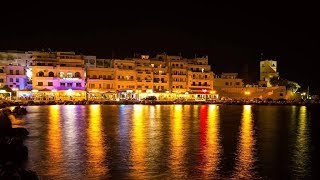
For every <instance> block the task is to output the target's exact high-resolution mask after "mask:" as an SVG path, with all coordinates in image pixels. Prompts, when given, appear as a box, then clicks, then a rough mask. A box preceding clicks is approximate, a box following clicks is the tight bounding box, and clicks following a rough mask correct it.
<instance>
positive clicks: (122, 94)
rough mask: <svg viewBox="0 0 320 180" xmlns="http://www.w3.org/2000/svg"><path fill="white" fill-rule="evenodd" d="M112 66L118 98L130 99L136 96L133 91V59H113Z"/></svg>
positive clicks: (134, 81) (134, 86)
mask: <svg viewBox="0 0 320 180" xmlns="http://www.w3.org/2000/svg"><path fill="white" fill-rule="evenodd" d="M112 63H113V67H114V68H115V71H116V88H117V90H118V93H119V94H118V95H119V98H121V99H122V98H125V99H131V98H136V97H135V95H134V91H135V89H136V87H137V82H136V79H137V73H136V70H135V68H136V63H135V61H134V60H131V59H126V60H119V59H116V60H113V61H112Z"/></svg>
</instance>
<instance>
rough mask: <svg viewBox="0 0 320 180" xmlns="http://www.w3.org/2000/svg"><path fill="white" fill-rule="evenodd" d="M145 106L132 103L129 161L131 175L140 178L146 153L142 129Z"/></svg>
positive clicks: (144, 166)
mask: <svg viewBox="0 0 320 180" xmlns="http://www.w3.org/2000/svg"><path fill="white" fill-rule="evenodd" d="M145 107H146V106H143V105H134V106H133V130H132V134H131V138H132V143H131V150H132V152H131V161H132V166H133V174H132V175H133V177H134V179H140V178H142V177H143V173H142V172H145V169H146V164H145V153H146V142H145V131H144V126H143V123H146V122H144V121H143V120H144V118H143V116H144V114H143V110H144V108H145Z"/></svg>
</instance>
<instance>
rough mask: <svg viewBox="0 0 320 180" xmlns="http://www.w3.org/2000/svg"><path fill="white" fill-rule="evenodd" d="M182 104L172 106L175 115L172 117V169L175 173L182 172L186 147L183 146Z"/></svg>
mask: <svg viewBox="0 0 320 180" xmlns="http://www.w3.org/2000/svg"><path fill="white" fill-rule="evenodd" d="M182 107H183V106H182V105H175V106H172V108H173V112H172V113H173V115H172V118H171V135H172V137H171V139H172V140H171V146H172V147H171V150H172V153H171V157H170V169H171V171H172V172H173V173H177V172H179V173H182V172H181V168H182V167H183V164H182V163H183V162H182V160H183V156H184V153H185V152H184V150H185V147H183V136H184V135H183V119H182V114H183V111H182Z"/></svg>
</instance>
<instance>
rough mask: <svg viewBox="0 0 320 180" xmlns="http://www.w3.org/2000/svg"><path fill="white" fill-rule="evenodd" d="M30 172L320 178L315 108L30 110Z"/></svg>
mask: <svg viewBox="0 0 320 180" xmlns="http://www.w3.org/2000/svg"><path fill="white" fill-rule="evenodd" d="M27 110H28V111H29V113H28V114H27V115H25V116H21V117H17V119H16V120H15V121H14V124H15V126H20V127H25V128H27V129H28V130H29V131H30V136H29V137H28V139H27V140H26V141H25V144H26V145H27V147H28V148H29V161H28V168H29V169H31V170H34V171H36V172H37V173H38V174H39V175H40V176H41V177H42V178H44V179H88V178H93V179H108V178H117V179H119V178H121V179H122V178H125V179H128V178H129V179H187V178H188V179H205V178H207V179H208V178H209V179H230V178H234V179H239V178H242V179H279V178H286V179H288V178H290V179H291V178H293V179H301V178H319V176H320V170H319V167H320V150H319V149H320V107H319V106H314V107H305V106H301V107H300V106H251V105H245V106H232V105H227V106H226V105H156V106H152V105H151V106H146V105H120V106H118V105H114V106H113V105H88V106H80V105H79V106H77V105H67V106H58V105H52V106H30V107H27Z"/></svg>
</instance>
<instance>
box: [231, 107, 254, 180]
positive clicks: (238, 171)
mask: <svg viewBox="0 0 320 180" xmlns="http://www.w3.org/2000/svg"><path fill="white" fill-rule="evenodd" d="M251 107H252V106H251V105H245V106H244V107H243V113H242V120H241V130H240V133H239V134H240V137H239V144H238V151H237V155H238V156H237V158H236V167H235V175H234V177H237V178H239V179H243V178H248V177H252V175H253V172H252V167H253V163H254V154H253V153H254V145H255V140H254V136H253V135H254V130H253V123H252V121H253V119H252V112H251Z"/></svg>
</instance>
